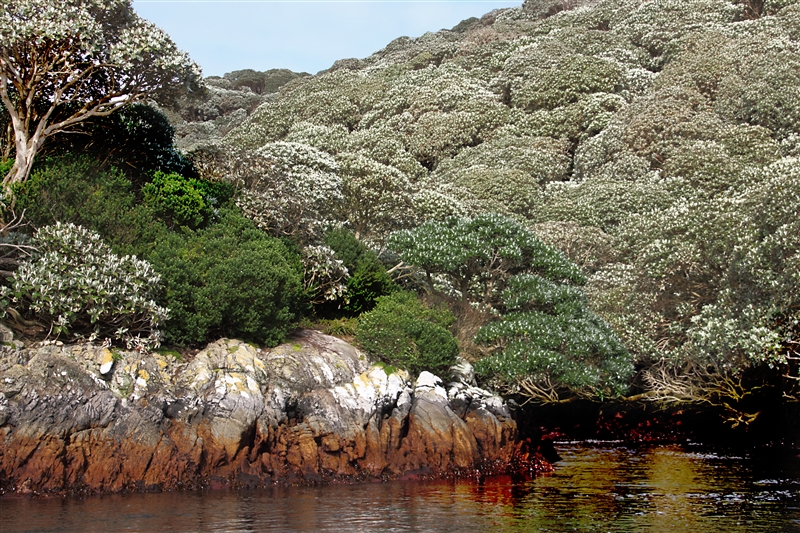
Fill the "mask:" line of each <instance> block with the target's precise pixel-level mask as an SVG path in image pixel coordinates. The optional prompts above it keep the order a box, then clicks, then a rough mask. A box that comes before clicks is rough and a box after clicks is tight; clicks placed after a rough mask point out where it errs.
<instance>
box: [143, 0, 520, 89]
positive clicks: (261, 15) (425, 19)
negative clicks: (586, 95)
mask: <svg viewBox="0 0 800 533" xmlns="http://www.w3.org/2000/svg"><path fill="white" fill-rule="evenodd" d="M521 4H522V1H521V0H511V1H509V0H390V1H387V0H133V7H134V9H135V10H136V12H137V13H138V14H139V16H141V17H142V18H145V19H147V20H149V21H151V22H153V23H155V24H156V25H157V26H158V27H160V28H161V29H163V30H164V31H166V32H167V33H168V34H169V35H170V37H172V40H173V41H175V43H176V44H177V45H178V47H179V48H180V49H181V50H184V51H185V52H188V53H189V55H190V56H191V58H192V59H193V60H194V61H195V62H196V63H198V64H199V65H200V66H201V67H202V68H203V75H204V76H221V75H223V74H225V73H226V72H231V71H234V70H240V69H246V68H251V69H254V70H268V69H272V68H288V69H290V70H293V71H295V72H309V73H311V74H315V73H317V72H319V71H320V70H324V69H327V68H329V67H330V66H331V65H333V62H334V61H336V60H337V59H345V58H351V57H356V58H364V57H367V56H369V55H371V54H372V53H373V52H377V51H378V50H380V49H382V48H384V47H385V46H386V45H387V44H389V43H390V42H391V41H393V40H394V39H396V38H398V37H401V36H409V37H419V36H420V35H422V34H424V33H425V32H427V31H438V30H440V29H442V28H452V27H453V26H455V25H456V24H458V23H459V22H461V21H462V20H464V19H467V18H470V17H480V16H482V15H484V14H486V13H488V12H489V11H491V10H493V9H498V8H503V7H514V6H519V5H521Z"/></svg>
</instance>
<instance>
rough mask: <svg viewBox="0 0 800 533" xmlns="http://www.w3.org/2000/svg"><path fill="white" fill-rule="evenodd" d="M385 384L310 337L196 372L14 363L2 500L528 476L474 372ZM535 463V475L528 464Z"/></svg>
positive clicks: (210, 357)
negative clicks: (491, 473)
mask: <svg viewBox="0 0 800 533" xmlns="http://www.w3.org/2000/svg"><path fill="white" fill-rule="evenodd" d="M454 370H455V375H456V377H455V378H454V381H453V382H452V383H449V384H445V383H442V382H441V380H440V379H439V378H438V377H436V376H434V375H432V374H430V373H427V372H424V373H422V374H421V375H420V376H419V377H418V378H417V379H416V381H415V382H412V381H411V380H410V379H409V376H408V375H407V374H406V373H405V372H403V371H395V372H393V373H389V374H387V372H386V371H385V370H384V368H383V367H382V366H380V365H374V364H372V363H371V362H370V361H369V360H368V359H367V358H366V357H365V355H364V354H362V353H361V352H359V351H358V350H356V349H355V348H354V347H352V346H351V345H349V344H347V343H345V342H344V341H341V340H339V339H337V338H334V337H329V336H326V335H323V334H321V333H318V332H315V331H310V330H303V331H300V332H298V333H297V334H296V335H295V336H294V337H293V338H292V339H291V340H290V342H288V343H286V344H283V345H281V346H278V347H277V348H273V349H259V348H255V347H253V346H251V345H249V344H246V343H243V342H240V341H236V340H227V339H223V340H220V341H217V342H215V343H212V344H210V345H208V346H207V347H206V348H205V349H204V350H202V351H201V352H199V353H198V354H197V355H196V356H195V357H193V358H192V359H191V360H190V361H186V362H183V361H180V360H178V359H176V358H175V357H173V356H171V355H162V354H158V353H153V354H147V355H142V354H139V353H136V352H119V351H110V350H108V349H106V348H103V347H98V346H90V345H75V346H46V347H41V348H36V349H19V348H18V347H9V346H6V347H4V348H3V351H2V353H0V490H2V491H4V492H8V491H16V492H36V493H46V492H78V491H86V492H99V491H102V492H116V491H125V490H170V489H179V488H197V487H205V486H215V485H248V486H254V485H263V484H267V483H276V482H277V483H281V482H284V483H303V482H317V481H325V480H358V479H369V478H377V479H391V478H399V477H404V476H425V475H430V476H441V475H449V474H463V473H469V472H475V471H477V470H478V469H480V468H482V467H483V468H485V467H486V465H492V468H494V467H497V466H500V469H501V470H502V469H503V468H505V466H504V465H512V464H513V465H515V468H519V466H520V465H523V468H524V469H534V470H535V469H536V468H539V467H542V466H543V463H540V462H537V460H535V459H534V460H528V459H529V458H527V456H525V455H524V454H521V452H520V444H519V443H518V442H517V429H516V424H515V422H514V421H513V420H512V419H511V417H510V415H509V412H508V410H507V408H506V406H505V405H504V404H503V402H502V400H501V399H500V398H498V397H495V396H492V395H491V394H489V393H488V392H486V391H484V390H481V389H479V388H477V387H475V383H474V375H472V376H471V375H470V372H471V369H470V367H469V365H468V364H467V363H466V362H462V363H461V364H460V365H459V366H458V367H456V368H455V369H454ZM520 461H522V462H520Z"/></svg>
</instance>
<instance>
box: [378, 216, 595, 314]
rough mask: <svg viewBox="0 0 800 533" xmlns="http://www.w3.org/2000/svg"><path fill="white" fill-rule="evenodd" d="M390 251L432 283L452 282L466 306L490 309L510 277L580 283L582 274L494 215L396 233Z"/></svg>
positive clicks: (561, 256)
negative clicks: (529, 276) (520, 275)
mask: <svg viewBox="0 0 800 533" xmlns="http://www.w3.org/2000/svg"><path fill="white" fill-rule="evenodd" d="M388 243H389V247H390V248H391V249H393V250H394V251H395V252H397V253H398V254H399V256H400V257H401V258H402V259H403V261H405V262H406V263H408V264H410V265H414V266H416V267H418V268H419V269H420V270H422V271H423V272H424V273H425V275H426V276H427V278H428V279H429V280H431V285H432V284H433V283H432V277H433V276H435V275H441V276H443V277H445V278H447V279H448V281H449V282H450V284H451V285H452V286H453V287H454V288H455V289H456V290H457V291H458V293H459V295H460V297H461V300H462V301H463V302H465V303H476V304H480V305H481V306H483V307H485V308H490V307H491V306H492V305H493V304H495V303H496V301H497V297H498V294H499V292H500V291H502V290H503V289H504V287H505V284H506V283H507V281H508V279H509V277H511V276H513V275H514V274H517V273H522V272H536V273H539V274H541V275H544V276H546V277H547V278H549V279H554V280H565V281H570V282H576V283H580V282H582V281H583V280H584V278H583V274H581V272H580V269H579V268H578V267H577V266H576V265H575V264H574V263H572V262H570V261H569V260H568V259H567V258H566V257H565V256H564V254H562V253H561V252H559V251H558V250H556V249H554V248H551V247H550V246H547V245H545V244H544V243H542V242H541V241H540V240H539V239H538V238H536V236H535V235H534V234H533V233H532V232H531V231H529V230H527V229H525V228H524V227H522V226H520V225H519V223H517V222H515V221H514V220H512V219H510V218H507V217H504V216H502V215H498V214H494V213H490V214H486V215H478V216H475V217H472V218H449V219H447V220H444V221H442V222H439V221H428V222H426V223H424V224H422V225H421V226H418V227H417V228H415V229H413V230H404V231H399V232H396V233H393V234H392V235H391V236H390V237H389V241H388Z"/></svg>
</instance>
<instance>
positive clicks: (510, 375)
mask: <svg viewBox="0 0 800 533" xmlns="http://www.w3.org/2000/svg"><path fill="white" fill-rule="evenodd" d="M502 300H503V309H504V313H503V315H502V318H501V319H500V320H497V321H495V322H491V323H489V324H487V325H485V326H483V327H482V328H481V329H480V331H479V332H478V334H477V335H476V338H475V339H476V341H477V342H479V343H482V344H488V345H493V346H495V352H494V353H493V354H492V355H491V356H489V357H486V358H484V359H481V360H480V361H478V363H477V364H476V367H475V369H476V371H477V372H479V373H480V374H484V375H485V376H489V377H491V378H494V380H495V383H496V384H499V385H501V386H503V387H504V388H506V389H507V390H509V391H514V392H521V393H522V394H526V392H527V394H529V395H530V394H531V391H532V390H537V391H541V392H542V393H543V395H545V396H548V395H549V394H555V395H554V396H550V398H548V399H557V397H558V395H559V394H560V393H561V392H566V393H567V395H569V396H571V395H574V394H578V395H588V396H599V397H601V398H602V397H608V396H620V395H622V394H624V393H625V391H627V389H628V382H629V379H630V378H631V376H632V375H633V370H634V369H633V364H632V358H631V356H630V354H629V353H628V352H627V350H626V349H625V347H624V346H623V345H622V342H621V341H620V339H619V338H618V337H617V335H616V334H615V333H614V332H613V331H612V329H611V328H610V327H609V325H608V324H607V323H606V322H605V321H603V320H602V319H601V318H600V317H598V316H597V315H596V314H594V313H593V312H591V311H590V310H589V308H588V306H587V302H586V297H585V296H584V294H583V291H582V290H580V288H578V287H574V286H571V285H568V284H566V283H559V282H554V281H552V280H550V279H547V278H546V277H543V276H540V275H537V274H527V273H525V274H518V275H516V276H514V277H512V278H511V279H510V280H509V281H508V286H507V288H506V289H505V290H504V291H503V294H502ZM524 385H527V390H526V387H525V386H524ZM534 396H535V394H534Z"/></svg>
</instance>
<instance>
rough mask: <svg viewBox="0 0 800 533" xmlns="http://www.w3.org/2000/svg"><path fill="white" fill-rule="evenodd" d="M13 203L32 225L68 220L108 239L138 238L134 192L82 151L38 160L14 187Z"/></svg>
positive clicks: (118, 175)
mask: <svg viewBox="0 0 800 533" xmlns="http://www.w3.org/2000/svg"><path fill="white" fill-rule="evenodd" d="M15 194H16V207H17V209H18V210H20V211H21V210H24V211H25V218H27V219H28V220H29V221H30V222H31V224H33V225H34V226H45V225H49V224H54V223H56V222H64V223H67V222H71V223H73V224H77V225H79V226H83V227H85V228H88V229H91V230H93V231H96V232H98V233H99V234H100V235H101V236H102V237H103V239H105V240H106V241H107V242H109V244H112V245H115V244H120V243H124V244H130V243H132V242H134V241H138V240H139V238H140V236H139V235H137V229H138V228H139V226H140V225H139V224H138V223H137V221H136V219H137V218H138V217H147V215H145V214H143V213H137V212H136V211H137V208H136V195H135V193H134V190H133V184H132V183H131V181H130V180H129V179H128V178H127V177H126V176H125V175H124V174H123V173H122V172H120V171H119V170H117V169H115V168H103V167H102V165H101V164H100V162H98V161H96V160H94V159H92V158H90V157H88V156H77V155H69V156H63V157H50V158H44V159H42V160H40V161H39V162H38V163H37V164H36V166H34V169H33V172H32V173H31V177H30V178H29V179H28V181H26V182H25V183H22V184H20V185H19V186H17V187H16V188H15Z"/></svg>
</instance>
